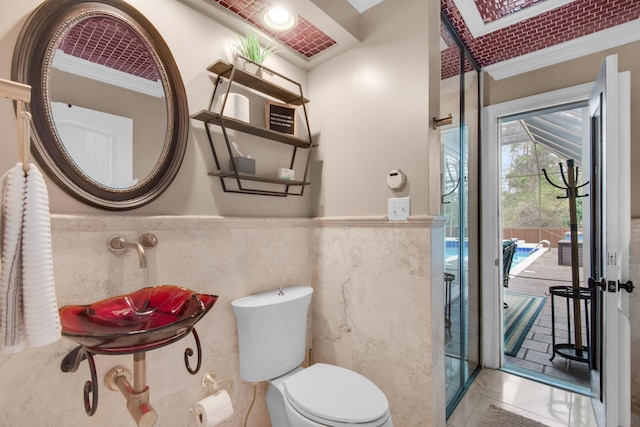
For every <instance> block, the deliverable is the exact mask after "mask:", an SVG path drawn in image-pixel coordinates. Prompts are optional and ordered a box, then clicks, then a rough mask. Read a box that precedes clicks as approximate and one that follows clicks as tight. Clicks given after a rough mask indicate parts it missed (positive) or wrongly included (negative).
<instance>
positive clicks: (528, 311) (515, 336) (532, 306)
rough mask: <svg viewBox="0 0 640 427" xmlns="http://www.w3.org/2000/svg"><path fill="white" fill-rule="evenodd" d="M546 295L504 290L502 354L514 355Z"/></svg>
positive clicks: (540, 308) (539, 310)
mask: <svg viewBox="0 0 640 427" xmlns="http://www.w3.org/2000/svg"><path fill="white" fill-rule="evenodd" d="M546 301H547V298H546V297H536V296H531V295H525V294H518V293H515V292H506V291H505V292H504V302H506V303H507V304H508V305H509V307H507V308H506V309H504V354H506V355H508V356H515V355H516V354H518V350H520V347H521V346H522V343H523V342H524V339H525V338H526V337H527V334H528V333H529V329H531V327H532V326H533V323H534V322H535V321H536V318H537V317H538V314H540V312H541V311H542V308H543V307H544V304H545V302H546Z"/></svg>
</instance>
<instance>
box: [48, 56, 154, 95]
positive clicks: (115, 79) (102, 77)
mask: <svg viewBox="0 0 640 427" xmlns="http://www.w3.org/2000/svg"><path fill="white" fill-rule="evenodd" d="M53 67H54V68H57V69H59V70H62V71H65V72H67V73H71V74H76V75H78V76H81V77H86V78H89V79H93V80H97V81H100V82H102V83H107V84H110V85H113V86H118V87H121V88H124V89H129V90H133V91H136V92H140V93H143V94H145V95H151V96H155V97H156V98H162V97H164V88H163V87H162V82H160V81H151V80H148V79H144V78H142V77H137V76H134V75H133V74H129V73H125V72H122V71H118V70H115V69H113V68H109V67H106V66H104V65H100V64H96V63H94V62H91V61H87V60H85V59H81V58H77V57H75V56H72V55H69V54H67V53H64V52H63V51H61V50H57V51H56V54H55V55H54V57H53Z"/></svg>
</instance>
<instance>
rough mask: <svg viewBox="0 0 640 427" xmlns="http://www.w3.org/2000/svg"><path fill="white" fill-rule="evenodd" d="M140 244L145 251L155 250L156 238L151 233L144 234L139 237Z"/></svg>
mask: <svg viewBox="0 0 640 427" xmlns="http://www.w3.org/2000/svg"><path fill="white" fill-rule="evenodd" d="M140 244H141V245H142V246H143V247H144V248H146V249H151V248H155V247H156V246H158V238H157V237H156V236H155V235H154V234H152V233H144V234H143V235H142V236H140Z"/></svg>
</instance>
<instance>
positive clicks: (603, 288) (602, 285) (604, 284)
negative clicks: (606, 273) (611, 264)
mask: <svg viewBox="0 0 640 427" xmlns="http://www.w3.org/2000/svg"><path fill="white" fill-rule="evenodd" d="M587 282H588V284H589V289H594V288H595V287H596V286H597V287H599V288H600V290H601V291H603V292H604V291H606V290H607V281H606V280H605V279H604V277H601V278H600V280H598V281H596V279H594V278H593V277H589V280H588V281H587Z"/></svg>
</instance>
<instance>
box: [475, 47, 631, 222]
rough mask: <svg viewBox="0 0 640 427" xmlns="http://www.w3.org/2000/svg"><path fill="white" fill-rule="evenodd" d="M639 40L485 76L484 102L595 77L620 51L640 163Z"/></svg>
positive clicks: (489, 103)
mask: <svg viewBox="0 0 640 427" xmlns="http://www.w3.org/2000/svg"><path fill="white" fill-rule="evenodd" d="M638 52H640V42H635V43H630V44H627V45H624V46H620V47H618V48H615V49H610V50H606V51H603V52H599V53H595V54H592V55H588V56H585V57H582V58H578V59H574V60H572V61H567V62H563V63H561V64H557V65H552V66H550V67H545V68H542V69H540V70H535V71H532V72H530V73H525V74H521V75H518V76H514V77H510V78H506V79H502V80H497V81H496V80H493V79H492V78H490V77H489V76H487V78H486V79H485V88H484V105H485V106H487V105H493V104H499V103H501V102H506V101H510V100H513V99H519V98H523V97H526V96H530V95H536V94H540V93H544V92H549V91H552V90H556V89H562V88H566V87H570V86H575V85H578V84H581V83H588V82H592V81H594V80H595V78H596V76H597V75H598V71H599V70H600V65H601V64H602V62H603V61H604V58H605V57H606V56H608V55H612V54H616V53H617V54H618V70H619V71H630V72H631V165H634V164H638V162H640V145H638V144H637V141H638V139H639V138H640V55H639V54H638ZM639 180H640V168H637V167H633V166H632V167H631V182H632V183H633V182H638V181H639ZM631 216H632V217H633V218H637V217H640V186H633V185H632V186H631Z"/></svg>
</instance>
